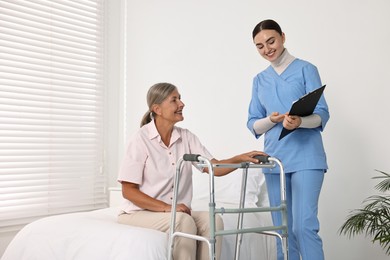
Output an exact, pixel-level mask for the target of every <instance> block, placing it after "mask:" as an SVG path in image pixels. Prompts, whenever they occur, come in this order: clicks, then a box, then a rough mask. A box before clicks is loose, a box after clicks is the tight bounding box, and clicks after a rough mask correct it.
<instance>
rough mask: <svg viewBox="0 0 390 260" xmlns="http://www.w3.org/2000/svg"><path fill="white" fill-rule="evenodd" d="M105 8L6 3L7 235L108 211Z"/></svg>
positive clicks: (2, 55)
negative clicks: (52, 218) (47, 219)
mask: <svg viewBox="0 0 390 260" xmlns="http://www.w3.org/2000/svg"><path fill="white" fill-rule="evenodd" d="M104 42H105V39H104V3H103V1H102V0H95V1H93V0H74V1H70V0H67V1H60V0H58V1H56V0H47V1H45V0H29V1H23V0H10V1H7V0H1V1H0V232H6V231H12V230H17V229H19V228H20V227H21V226H23V225H24V224H26V223H29V222H31V221H33V220H35V219H38V218H41V217H43V216H48V215H55V214H61V213H67V212H76V211H85V210H92V209H97V208H102V207H105V206H107V195H106V183H107V180H106V176H105V173H104V170H103V159H104V157H103V151H104V147H103V144H104V142H103V138H104V132H103V123H104V116H103V115H104V110H103V109H104V71H103V68H104Z"/></svg>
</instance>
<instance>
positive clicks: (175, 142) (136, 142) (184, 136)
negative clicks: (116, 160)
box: [118, 121, 214, 213]
mask: <svg viewBox="0 0 390 260" xmlns="http://www.w3.org/2000/svg"><path fill="white" fill-rule="evenodd" d="M186 153H188V154H190V153H191V154H200V155H202V156H203V157H206V158H207V159H209V160H211V159H212V158H214V157H213V156H212V155H211V154H210V153H209V151H208V150H207V149H206V148H205V147H204V146H203V145H202V144H201V143H200V141H199V139H198V137H197V136H195V135H194V134H193V133H191V132H190V131H189V130H187V129H183V128H180V127H176V126H175V127H174V129H173V132H172V136H171V143H170V145H169V147H167V146H166V145H165V144H164V143H163V142H162V140H161V136H160V135H159V133H158V131H157V129H156V126H155V124H154V122H153V121H152V122H150V123H149V124H147V125H144V126H143V127H141V128H140V129H139V130H138V131H137V133H136V134H135V135H134V136H133V138H131V140H130V141H129V143H128V146H127V150H126V153H125V156H124V159H123V162H122V165H121V167H120V170H119V175H118V181H119V182H122V181H125V182H131V183H136V184H139V189H140V191H142V192H143V193H145V194H147V195H149V196H151V197H153V198H155V199H158V200H161V201H164V202H165V203H168V204H172V199H173V182H174V178H175V174H176V162H177V160H178V159H179V158H181V157H182V156H183V155H184V154H186ZM194 166H196V164H194ZM199 170H201V169H199ZM180 174H181V175H180V182H179V184H180V185H179V192H178V197H177V203H184V204H185V205H187V206H188V207H190V205H191V200H192V164H191V163H189V162H184V163H183V164H182V169H181V170H180ZM125 201H126V203H125V205H124V206H123V208H122V210H123V211H125V212H127V213H130V212H132V211H137V210H143V209H142V208H139V207H138V206H136V205H134V204H133V203H132V202H131V201H129V200H125Z"/></svg>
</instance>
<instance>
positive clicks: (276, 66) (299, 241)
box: [247, 20, 329, 260]
mask: <svg viewBox="0 0 390 260" xmlns="http://www.w3.org/2000/svg"><path fill="white" fill-rule="evenodd" d="M252 38H253V42H254V44H255V46H256V48H257V51H258V52H259V54H260V55H261V57H263V58H264V59H266V60H268V61H269V62H270V66H268V67H267V68H266V69H265V70H263V71H262V72H260V73H259V74H257V75H256V76H255V77H254V79H253V86H252V97H251V101H250V104H249V110H248V121H247V127H248V128H249V130H250V131H251V132H252V133H253V134H254V136H255V137H256V138H259V137H260V136H261V135H263V134H264V152H266V153H267V154H269V155H271V156H274V157H277V158H279V159H280V160H281V161H282V163H283V165H284V167H285V172H286V185H287V186H286V192H287V206H288V228H289V229H288V232H289V236H288V245H289V259H290V260H299V259H301V258H302V260H323V259H324V252H323V245H322V240H321V237H320V236H319V234H318V232H319V229H320V225H319V221H318V218H317V214H318V200H319V196H320V191H321V187H322V183H323V179H324V173H325V172H326V170H327V168H328V166H327V162H326V154H325V151H324V147H323V143H322V137H321V132H322V131H323V130H324V128H325V125H326V123H327V122H328V120H329V111H328V105H327V103H326V101H325V98H324V96H322V97H321V99H320V101H319V102H318V105H317V107H316V108H315V110H314V113H313V114H312V115H309V116H306V117H299V116H290V115H289V114H288V111H289V109H290V107H291V104H292V102H293V101H295V100H297V99H299V98H300V97H301V96H303V95H304V94H307V93H308V92H311V91H313V90H314V89H317V88H319V87H321V86H322V83H321V79H320V75H319V72H318V70H317V68H316V67H315V66H314V65H313V64H311V63H309V62H307V61H304V60H301V59H298V58H295V57H294V56H292V55H291V54H290V53H289V52H288V51H287V49H286V48H285V47H284V43H285V40H286V36H285V34H284V32H283V31H282V29H281V27H280V26H279V24H278V23H277V22H275V21H274V20H264V21H262V22H260V23H258V24H257V25H256V26H255V28H254V29H253V33H252ZM283 127H285V128H286V129H289V130H294V131H293V132H292V133H290V134H289V135H287V136H285V137H284V138H283V139H281V140H278V139H279V135H280V132H281V130H282V128H283ZM263 171H264V173H265V178H266V183H267V187H268V192H269V199H270V204H271V205H279V204H280V184H279V170H278V169H264V170H263ZM272 219H273V222H274V225H281V214H280V212H273V213H272ZM300 257H301V258H300ZM281 259H283V254H282V248H281V244H280V241H278V260H281Z"/></svg>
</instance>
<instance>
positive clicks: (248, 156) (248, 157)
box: [234, 151, 267, 163]
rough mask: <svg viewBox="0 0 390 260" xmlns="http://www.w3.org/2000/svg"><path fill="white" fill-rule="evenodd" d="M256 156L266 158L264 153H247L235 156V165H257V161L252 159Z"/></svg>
mask: <svg viewBox="0 0 390 260" xmlns="http://www.w3.org/2000/svg"><path fill="white" fill-rule="evenodd" d="M258 155H264V156H267V154H266V153H264V152H261V151H252V152H248V153H243V154H240V155H237V156H236V157H234V158H236V160H237V163H242V162H251V163H259V160H258V159H255V158H254V157H255V156H258Z"/></svg>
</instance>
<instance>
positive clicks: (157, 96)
mask: <svg viewBox="0 0 390 260" xmlns="http://www.w3.org/2000/svg"><path fill="white" fill-rule="evenodd" d="M176 89H177V87H176V86H175V85H173V84H171V83H166V82H161V83H156V84H154V85H153V86H151V87H150V89H149V90H148V94H147V95H146V102H147V104H148V107H149V109H148V111H147V112H146V113H145V115H144V116H143V117H142V120H141V125H140V126H141V127H142V126H144V125H146V124H147V123H149V122H151V121H152V120H153V118H154V116H155V114H154V112H153V111H152V107H153V105H155V104H161V103H162V102H163V101H164V100H165V99H166V98H167V97H168V96H169V95H170V94H171V93H172V92H173V91H175V90H176Z"/></svg>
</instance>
